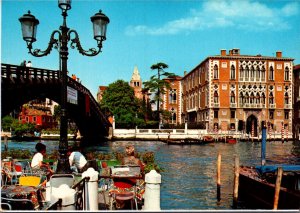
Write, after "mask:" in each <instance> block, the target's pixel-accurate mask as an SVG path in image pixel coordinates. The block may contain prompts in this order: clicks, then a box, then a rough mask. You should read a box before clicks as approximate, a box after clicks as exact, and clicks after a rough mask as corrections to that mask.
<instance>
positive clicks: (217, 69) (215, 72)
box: [214, 64, 219, 79]
mask: <svg viewBox="0 0 300 213" xmlns="http://www.w3.org/2000/svg"><path fill="white" fill-rule="evenodd" d="M218 78H219V68H218V65H216V64H215V66H214V79H218Z"/></svg>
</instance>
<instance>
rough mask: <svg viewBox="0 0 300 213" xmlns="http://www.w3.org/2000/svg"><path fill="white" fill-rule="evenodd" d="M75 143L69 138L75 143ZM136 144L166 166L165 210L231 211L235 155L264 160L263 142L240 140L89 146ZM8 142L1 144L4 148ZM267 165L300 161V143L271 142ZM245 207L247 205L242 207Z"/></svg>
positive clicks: (24, 145) (108, 145)
mask: <svg viewBox="0 0 300 213" xmlns="http://www.w3.org/2000/svg"><path fill="white" fill-rule="evenodd" d="M42 142H43V143H45V144H46V145H47V152H51V151H52V150H54V149H58V141H42ZM36 143H37V142H12V141H9V143H8V144H9V149H12V148H14V149H27V150H31V151H32V152H33V151H34V146H35V144H36ZM72 143H73V142H72V141H69V144H70V145H71V144H72ZM128 143H131V144H134V145H135V147H136V150H137V151H138V152H144V151H153V152H154V153H155V160H156V162H157V163H158V164H159V165H160V166H161V167H162V168H163V169H164V172H162V173H161V175H162V184H161V209H162V210H230V209H232V197H233V179H234V158H235V156H238V157H239V159H240V165H249V166H255V165H260V163H261V154H260V153H261V152H260V151H261V144H260V143H258V142H239V143H236V144H227V143H213V144H205V145H167V144H164V143H162V142H160V141H114V142H105V143H104V144H102V145H98V146H93V147H89V148H87V150H97V151H101V152H103V153H111V152H113V151H120V152H123V151H124V147H125V146H126V145H127V144H128ZM3 148H4V143H1V149H2V150H3ZM266 150H267V153H266V164H300V142H299V141H289V142H284V143H282V142H281V141H272V142H267V146H266ZM218 153H220V154H221V200H220V201H218V200H217V184H216V170H217V169H216V167H217V156H218ZM239 208H243V207H239Z"/></svg>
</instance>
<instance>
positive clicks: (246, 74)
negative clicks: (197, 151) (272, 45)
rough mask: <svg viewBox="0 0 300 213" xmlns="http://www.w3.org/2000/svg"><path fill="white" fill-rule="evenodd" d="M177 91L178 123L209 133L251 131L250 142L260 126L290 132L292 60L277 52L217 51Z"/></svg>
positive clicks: (186, 77) (185, 79)
mask: <svg viewBox="0 0 300 213" xmlns="http://www.w3.org/2000/svg"><path fill="white" fill-rule="evenodd" d="M181 86H182V101H183V103H182V119H187V120H188V122H197V123H203V125H205V126H206V128H207V129H209V130H213V129H216V128H218V129H221V130H229V129H232V130H236V129H238V130H242V131H245V132H246V133H249V132H250V131H251V130H252V129H254V136H256V135H257V134H258V132H259V131H260V129H261V121H267V122H268V124H269V127H270V128H272V129H273V130H276V131H280V129H281V128H282V126H284V127H285V128H288V130H289V131H292V120H293V119H292V117H293V116H292V115H293V111H292V109H293V108H292V103H293V59H292V58H284V57H282V53H281V52H276V56H275V57H269V56H261V55H255V56H251V55H240V50H239V49H232V50H230V51H229V52H228V53H226V50H221V53H220V55H216V56H209V57H207V58H206V59H205V60H204V61H202V62H201V63H200V64H199V65H197V66H196V67H195V68H194V69H193V70H191V71H190V72H189V73H188V74H185V76H184V77H183V78H182V80H181ZM182 121H183V120H182Z"/></svg>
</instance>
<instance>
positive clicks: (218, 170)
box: [217, 153, 221, 201]
mask: <svg viewBox="0 0 300 213" xmlns="http://www.w3.org/2000/svg"><path fill="white" fill-rule="evenodd" d="M217 199H218V201H220V200H221V154H220V153H219V154H218V161H217Z"/></svg>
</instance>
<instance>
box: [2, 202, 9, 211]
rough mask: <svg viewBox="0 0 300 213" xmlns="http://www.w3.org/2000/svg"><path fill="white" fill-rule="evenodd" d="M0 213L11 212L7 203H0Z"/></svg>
mask: <svg viewBox="0 0 300 213" xmlns="http://www.w3.org/2000/svg"><path fill="white" fill-rule="evenodd" d="M0 210H1V211H5V210H12V207H11V205H10V204H9V203H3V202H1V209H0Z"/></svg>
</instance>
